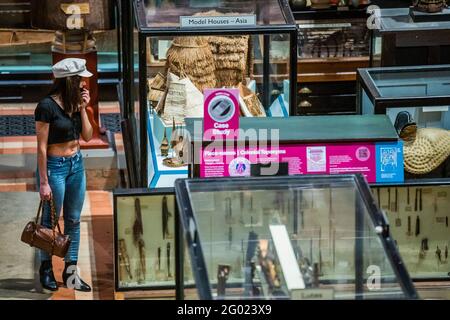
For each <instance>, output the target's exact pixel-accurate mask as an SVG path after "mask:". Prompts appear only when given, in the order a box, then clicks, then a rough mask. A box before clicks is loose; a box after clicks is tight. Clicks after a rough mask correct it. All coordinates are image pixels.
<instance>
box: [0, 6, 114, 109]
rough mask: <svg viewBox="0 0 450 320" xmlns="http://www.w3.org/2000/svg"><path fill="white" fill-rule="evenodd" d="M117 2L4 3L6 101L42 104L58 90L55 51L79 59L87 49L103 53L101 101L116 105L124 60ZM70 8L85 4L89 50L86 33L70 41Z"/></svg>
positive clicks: (1, 60)
mask: <svg viewBox="0 0 450 320" xmlns="http://www.w3.org/2000/svg"><path fill="white" fill-rule="evenodd" d="M117 1H119V0H117ZM117 1H116V0H73V1H61V0H48V1H47V0H28V1H18V0H7V1H5V0H2V1H0V87H1V88H0V101H2V102H5V103H18V102H27V103H31V102H36V101H38V100H39V99H41V98H42V94H43V92H47V91H49V90H50V88H51V85H52V72H51V66H52V65H53V64H54V61H53V59H52V56H53V55H54V52H56V51H58V52H71V53H73V54H77V53H80V52H82V51H83V49H86V51H90V52H92V51H97V54H98V68H97V69H98V75H99V82H98V83H99V86H100V88H101V90H99V94H100V98H101V99H102V100H107V101H111V100H116V99H117V95H116V85H117V82H118V75H119V72H118V71H119V70H118V62H119V60H120V59H119V55H118V50H119V49H118V48H119V44H118V30H117V28H118V25H119V22H118V21H117V18H118V14H117V9H116V2H117ZM68 4H72V5H78V4H81V7H82V8H83V10H84V11H83V14H82V19H83V24H84V25H83V28H84V29H89V30H90V32H91V33H90V34H89V36H88V37H87V38H86V41H85V44H86V46H85V47H83V44H81V42H82V41H80V40H81V39H80V34H78V35H76V36H74V37H69V36H68V31H67V30H68V29H67V28H68V27H67V24H66V20H67V19H68V18H69V17H70V12H68V11H67V10H68V8H69V7H70V6H69V5H68ZM66 12H67V14H66ZM84 29H83V30H84ZM80 32H81V31H80Z"/></svg>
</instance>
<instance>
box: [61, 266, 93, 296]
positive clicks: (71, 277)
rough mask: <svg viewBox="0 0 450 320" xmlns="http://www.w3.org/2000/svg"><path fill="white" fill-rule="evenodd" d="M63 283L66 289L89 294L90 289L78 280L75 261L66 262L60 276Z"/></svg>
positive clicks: (81, 280)
mask: <svg viewBox="0 0 450 320" xmlns="http://www.w3.org/2000/svg"><path fill="white" fill-rule="evenodd" d="M62 278H63V282H64V284H65V285H66V287H67V288H70V289H75V290H77V291H82V292H91V290H92V289H91V287H90V286H89V285H88V284H87V283H86V282H84V281H83V279H81V278H80V275H79V274H78V271H77V261H71V262H66V265H65V267H64V271H63V274H62Z"/></svg>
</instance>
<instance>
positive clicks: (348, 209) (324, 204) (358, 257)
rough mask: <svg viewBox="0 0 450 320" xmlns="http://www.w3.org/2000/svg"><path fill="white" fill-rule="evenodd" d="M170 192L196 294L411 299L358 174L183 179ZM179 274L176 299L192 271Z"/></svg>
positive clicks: (390, 241) (410, 288)
mask: <svg viewBox="0 0 450 320" xmlns="http://www.w3.org/2000/svg"><path fill="white" fill-rule="evenodd" d="M175 192H176V197H177V203H178V208H179V213H180V220H181V221H180V223H181V229H180V235H179V239H180V241H181V243H182V242H183V241H185V244H186V246H187V248H188V253H189V255H188V258H189V261H190V262H191V269H192V270H193V276H194V280H195V286H196V288H197V292H198V298H200V299H236V300H242V299H308V298H313V299H401V298H417V293H416V291H415V289H414V287H413V285H412V282H411V279H410V278H409V275H408V272H407V270H406V269H405V268H404V264H403V261H402V259H401V257H400V255H399V253H398V251H397V248H396V246H395V244H394V242H393V239H392V235H391V233H390V231H389V226H388V223H387V221H386V219H385V216H383V214H382V213H381V212H380V210H378V208H377V207H376V203H375V201H374V199H373V197H372V195H371V192H370V189H369V186H368V185H367V183H366V182H365V180H364V178H363V177H362V176H360V175H342V176H310V177H306V176H303V177H300V176H291V177H271V178H226V179H217V180H214V179H204V180H189V179H182V180H177V182H176V186H175ZM178 261H179V262H181V263H180V264H179V263H177V266H178V265H182V262H183V256H182V252H180V256H179V258H178ZM177 276H178V279H177V281H178V284H179V287H178V288H177V289H178V290H179V292H178V293H177V297H178V298H183V297H185V295H186V294H185V292H184V291H183V288H184V287H185V285H186V286H188V285H189V284H190V281H192V279H186V278H185V277H184V275H183V272H182V269H181V268H180V267H178V271H177Z"/></svg>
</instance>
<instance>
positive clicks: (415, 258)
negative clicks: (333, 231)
mask: <svg viewBox="0 0 450 320" xmlns="http://www.w3.org/2000/svg"><path fill="white" fill-rule="evenodd" d="M372 192H373V194H374V198H375V199H376V201H377V205H378V207H379V208H381V209H382V210H383V211H384V212H385V213H386V215H387V218H388V221H389V225H390V226H391V227H390V230H391V232H392V236H393V238H394V239H395V242H396V244H397V247H398V250H399V252H400V255H401V256H402V259H403V262H404V263H405V266H406V268H407V269H408V272H409V274H410V276H411V278H412V279H413V280H414V281H415V282H419V281H435V282H438V281H442V282H445V281H449V280H450V264H449V261H448V247H449V246H450V228H449V225H448V219H449V215H450V212H449V208H450V181H449V180H446V179H441V180H436V179H419V180H415V181H406V182H405V183H403V184H391V185H384V186H383V185H378V186H373V187H372ZM417 285H420V284H417Z"/></svg>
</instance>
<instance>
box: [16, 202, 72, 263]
mask: <svg viewBox="0 0 450 320" xmlns="http://www.w3.org/2000/svg"><path fill="white" fill-rule="evenodd" d="M49 202H50V208H51V210H50V216H51V223H52V228H51V229H49V228H46V227H44V226H42V225H41V224H39V216H40V214H41V212H43V211H44V206H43V204H44V200H41V202H40V203H39V209H38V212H37V215H36V220H34V221H30V222H28V223H27V225H26V226H25V229H24V230H23V232H22V238H21V240H22V241H23V242H25V243H27V244H29V245H30V246H31V247H36V248H38V249H41V250H44V251H45V252H47V253H48V254H49V255H55V256H58V257H61V258H64V256H65V255H66V253H67V250H69V245H70V241H71V240H70V237H69V236H68V235H64V234H63V233H62V232H61V229H60V227H59V223H58V221H55V220H56V210H55V206H54V204H53V199H52V200H50V201H49ZM56 228H58V231H56Z"/></svg>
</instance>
